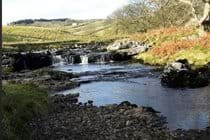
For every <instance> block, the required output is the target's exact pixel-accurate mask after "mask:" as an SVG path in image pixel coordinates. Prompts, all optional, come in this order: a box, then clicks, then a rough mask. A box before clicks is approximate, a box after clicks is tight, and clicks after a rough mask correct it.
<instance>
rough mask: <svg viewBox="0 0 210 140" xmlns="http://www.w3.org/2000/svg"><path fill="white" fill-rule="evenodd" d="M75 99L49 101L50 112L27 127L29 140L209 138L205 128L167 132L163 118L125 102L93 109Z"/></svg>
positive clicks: (152, 111)
mask: <svg viewBox="0 0 210 140" xmlns="http://www.w3.org/2000/svg"><path fill="white" fill-rule="evenodd" d="M75 99H76V97H74V96H72V95H71V94H69V95H67V96H64V95H55V96H53V97H51V100H52V103H53V105H52V107H53V108H52V111H51V112H50V113H49V114H48V115H47V116H45V117H41V116H39V117H38V118H35V119H34V120H33V121H32V122H30V123H28V124H29V128H30V129H31V130H32V139H50V140H57V139H64V137H65V139H67V140H72V139H78V140H80V139H81V140H86V139H87V140H92V139H96V140H106V139H107V140H109V139H112V140H118V139H120V140H121V139H122V140H127V139H131V140H141V139H142V140H143V139H145V140H185V139H187V140H188V139H189V140H191V139H192V140H193V139H199V140H200V139H201V140H208V139H209V136H210V134H209V130H208V128H207V129H206V130H175V131H169V129H168V128H167V127H166V123H167V122H166V119H165V117H162V116H160V115H159V114H156V111H154V109H152V108H149V107H138V108H131V107H128V106H127V105H131V103H129V102H128V101H125V102H122V103H121V105H109V106H103V107H96V106H90V105H88V104H87V103H86V104H82V103H78V102H76V101H77V100H75Z"/></svg>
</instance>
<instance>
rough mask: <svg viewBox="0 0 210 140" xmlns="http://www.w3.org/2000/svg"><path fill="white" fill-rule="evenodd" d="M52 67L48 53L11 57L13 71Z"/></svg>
mask: <svg viewBox="0 0 210 140" xmlns="http://www.w3.org/2000/svg"><path fill="white" fill-rule="evenodd" d="M51 65H52V58H51V54H50V53H47V54H46V53H26V54H21V53H17V54H14V55H13V56H12V67H13V70H14V71H20V70H23V69H30V70H33V69H39V68H42V67H47V66H51Z"/></svg>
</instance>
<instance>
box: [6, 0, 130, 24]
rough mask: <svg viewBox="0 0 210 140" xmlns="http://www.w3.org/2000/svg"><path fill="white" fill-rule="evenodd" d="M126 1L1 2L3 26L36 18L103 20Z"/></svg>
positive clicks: (30, 0)
mask: <svg viewBox="0 0 210 140" xmlns="http://www.w3.org/2000/svg"><path fill="white" fill-rule="evenodd" d="M127 1H128V0H3V24H7V23H9V22H11V21H15V20H20V19H29V18H30V19H36V18H74V19H91V18H105V17H106V16H108V15H110V14H111V13H112V12H113V11H114V10H116V9H118V8H120V7H122V6H123V5H125V4H126V3H127Z"/></svg>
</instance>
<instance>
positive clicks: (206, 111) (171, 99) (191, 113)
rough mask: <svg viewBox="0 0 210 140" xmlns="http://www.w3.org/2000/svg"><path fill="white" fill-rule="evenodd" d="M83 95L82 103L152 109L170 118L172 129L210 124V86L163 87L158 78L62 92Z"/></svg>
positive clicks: (102, 83)
mask: <svg viewBox="0 0 210 140" xmlns="http://www.w3.org/2000/svg"><path fill="white" fill-rule="evenodd" d="M61 93H62V94H69V93H80V98H79V100H80V101H82V102H86V101H87V100H93V101H94V104H96V105H105V104H113V103H120V102H122V101H125V100H128V101H130V102H132V103H135V104H137V105H143V106H151V107H153V108H154V109H156V110H158V111H160V112H162V114H163V115H164V116H166V117H167V121H168V126H169V128H170V129H177V128H183V129H191V128H195V129H198V128H199V129H202V128H205V127H207V126H209V125H210V86H209V87H204V88H199V89H171V88H166V87H162V86H161V85H160V80H159V79H158V78H147V77H144V78H135V79H127V80H123V81H116V82H95V83H89V84H84V85H81V86H80V87H79V88H76V89H73V90H69V91H64V92H61Z"/></svg>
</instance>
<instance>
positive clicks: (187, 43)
mask: <svg viewBox="0 0 210 140" xmlns="http://www.w3.org/2000/svg"><path fill="white" fill-rule="evenodd" d="M130 38H132V39H133V40H145V42H147V43H152V44H153V47H152V48H151V49H149V50H148V51H147V52H144V53H139V54H138V55H137V56H136V57H135V58H136V59H137V60H139V61H141V62H144V63H146V64H150V65H167V64H169V63H172V62H174V61H177V60H180V59H186V60H188V62H189V63H190V64H191V65H192V66H193V67H202V66H203V65H206V64H207V63H208V62H210V46H209V45H210V42H209V40H210V35H209V33H206V34H205V35H203V36H200V35H199V29H196V28H192V27H172V28H163V29H157V30H151V31H149V32H147V33H143V34H135V35H131V37H130Z"/></svg>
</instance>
